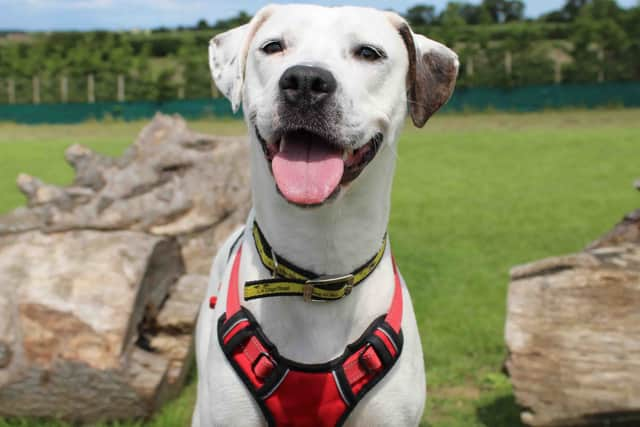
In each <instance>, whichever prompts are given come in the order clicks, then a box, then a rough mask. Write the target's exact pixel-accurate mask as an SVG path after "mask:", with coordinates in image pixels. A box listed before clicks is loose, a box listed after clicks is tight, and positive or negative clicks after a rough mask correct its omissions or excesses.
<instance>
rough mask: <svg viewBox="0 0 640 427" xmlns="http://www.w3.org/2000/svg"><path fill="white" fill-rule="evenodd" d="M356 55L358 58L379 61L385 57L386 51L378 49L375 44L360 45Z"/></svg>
mask: <svg viewBox="0 0 640 427" xmlns="http://www.w3.org/2000/svg"><path fill="white" fill-rule="evenodd" d="M354 55H355V56H356V58H360V59H364V60H365V61H371V62H373V61H377V60H379V59H382V58H384V57H385V54H384V52H382V51H380V50H378V49H376V48H375V47H373V46H360V47H358V48H357V49H356V50H355V52H354Z"/></svg>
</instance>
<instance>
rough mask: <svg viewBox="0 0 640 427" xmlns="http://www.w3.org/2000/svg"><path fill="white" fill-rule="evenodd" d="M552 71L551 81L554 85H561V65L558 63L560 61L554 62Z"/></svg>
mask: <svg viewBox="0 0 640 427" xmlns="http://www.w3.org/2000/svg"><path fill="white" fill-rule="evenodd" d="M553 71H554V76H553V81H554V82H555V84H557V85H559V84H560V83H562V64H561V63H560V61H558V60H556V61H554V63H553Z"/></svg>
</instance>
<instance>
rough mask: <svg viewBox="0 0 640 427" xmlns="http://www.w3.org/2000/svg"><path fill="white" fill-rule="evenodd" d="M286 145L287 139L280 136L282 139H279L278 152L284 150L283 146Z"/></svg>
mask: <svg viewBox="0 0 640 427" xmlns="http://www.w3.org/2000/svg"><path fill="white" fill-rule="evenodd" d="M286 145H287V141H286V140H285V139H284V138H282V139H281V140H280V147H279V148H280V152H283V151H284V147H285V146H286Z"/></svg>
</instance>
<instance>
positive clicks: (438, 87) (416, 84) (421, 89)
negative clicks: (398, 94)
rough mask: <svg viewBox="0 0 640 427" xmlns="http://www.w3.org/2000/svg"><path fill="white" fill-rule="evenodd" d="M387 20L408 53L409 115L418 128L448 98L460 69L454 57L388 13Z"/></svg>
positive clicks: (442, 47) (446, 49)
mask: <svg viewBox="0 0 640 427" xmlns="http://www.w3.org/2000/svg"><path fill="white" fill-rule="evenodd" d="M389 19H390V20H391V22H392V23H393V24H394V25H395V26H396V28H397V29H398V32H399V33H400V36H401V37H402V40H403V41H404V44H405V46H406V47H407V52H408V53H409V73H408V75H407V92H408V98H409V112H410V113H411V119H412V120H413V124H415V125H416V126H417V127H420V128H421V127H423V126H424V125H425V123H427V120H429V117H431V116H432V115H433V114H434V113H435V112H436V111H438V110H439V109H440V107H442V106H443V105H444V104H446V103H447V101H448V100H449V98H451V95H452V94H453V88H454V87H455V84H456V79H457V78H458V68H459V67H460V62H459V61H458V55H456V53H455V52H454V51H452V50H451V49H449V48H448V47H446V46H445V45H443V44H441V43H438V42H436V41H434V40H431V39H428V38H426V37H425V36H422V35H420V34H414V33H413V31H411V28H410V27H409V24H407V22H406V21H405V20H404V19H402V18H401V17H400V16H398V15H396V14H395V13H389Z"/></svg>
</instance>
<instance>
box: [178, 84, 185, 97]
mask: <svg viewBox="0 0 640 427" xmlns="http://www.w3.org/2000/svg"><path fill="white" fill-rule="evenodd" d="M178 99H184V85H180V86H178Z"/></svg>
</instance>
